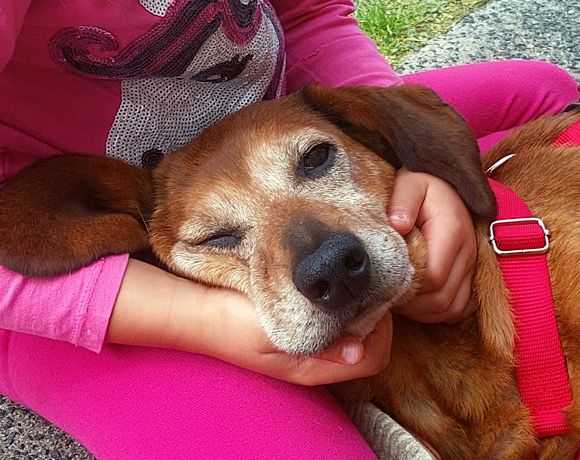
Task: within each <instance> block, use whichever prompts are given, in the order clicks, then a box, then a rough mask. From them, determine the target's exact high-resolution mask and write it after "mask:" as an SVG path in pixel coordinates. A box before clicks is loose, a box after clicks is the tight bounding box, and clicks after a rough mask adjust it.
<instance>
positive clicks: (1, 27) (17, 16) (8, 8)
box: [0, 0, 32, 72]
mask: <svg viewBox="0 0 580 460" xmlns="http://www.w3.org/2000/svg"><path fill="white" fill-rule="evenodd" d="M31 1H32V0H14V1H10V0H2V7H1V8H0V72H1V71H2V70H3V69H4V67H5V66H6V63H7V62H8V61H9V60H10V58H11V57H12V53H13V52H14V45H15V44H16V37H18V33H19V32H20V28H21V27H22V23H23V21H24V16H25V14H26V11H27V10H28V7H29V6H30V2H31Z"/></svg>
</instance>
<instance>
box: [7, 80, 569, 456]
mask: <svg viewBox="0 0 580 460" xmlns="http://www.w3.org/2000/svg"><path fill="white" fill-rule="evenodd" d="M578 120H580V115H579V114H578V113H569V114H564V115H561V116H558V117H551V118H545V119H540V120H538V121H535V122H532V123H530V124H529V125H528V126H526V127H524V128H522V129H521V130H519V131H518V132H517V133H515V134H513V135H512V136H510V137H509V138H507V139H505V140H504V141H502V142H500V143H499V144H498V145H497V146H495V147H494V148H493V149H492V150H491V151H490V152H488V153H487V154H486V155H485V156H484V157H483V160H481V159H480V157H479V153H478V149H477V145H476V142H475V140H474V138H473V135H472V134H471V131H470V129H469V127H468V126H467V124H466V122H465V121H464V120H463V119H462V118H461V117H460V116H459V115H458V114H457V113H456V112H455V111H454V110H453V109H452V108H451V107H450V106H448V105H447V104H445V103H444V102H443V101H442V100H441V99H440V98H439V97H438V96H436V95H435V94H434V93H433V92H432V91H430V90H428V89H426V88H423V87H420V86H415V85H401V86H397V87H392V88H370V87H357V88H342V89H329V88H323V87H319V86H310V87H306V88H304V89H302V90H301V91H299V92H298V93H295V94H293V95H290V96H287V97H285V98H281V99H278V100H275V101H265V102H260V103H256V104H254V105H252V106H250V107H248V108H245V109H242V110H240V111H239V112H236V113H234V114H232V115H230V116H228V117H226V118H224V119H223V120H221V121H220V122H218V123H216V124H215V125H213V126H212V127H210V128H209V129H207V130H206V131H204V132H202V133H201V134H200V135H199V136H198V137H196V138H195V139H193V140H192V141H191V142H190V143H189V144H187V145H185V146H184V147H183V148H181V149H179V150H178V151H176V152H174V153H172V154H170V155H168V156H167V157H166V158H165V159H164V160H163V161H162V162H161V164H160V166H158V168H157V169H156V170H154V171H153V172H152V173H149V172H147V171H144V170H141V169H137V168H134V167H131V166H129V165H126V164H123V163H121V162H120V161H118V160H114V159H107V158H100V157H85V156H79V155H63V156H58V157H54V158H51V159H48V160H45V161H42V162H40V163H38V164H36V165H33V166H32V167H30V168H29V169H27V170H25V171H23V172H21V173H20V174H18V175H17V176H16V177H15V178H13V179H11V180H9V181H7V182H6V183H5V184H4V186H3V187H2V189H1V190H0V264H2V265H4V266H6V267H7V268H9V269H12V270H14V271H17V272H20V273H23V274H25V275H28V276H51V275H55V274H59V273H64V272H67V271H70V270H74V269H77V268H79V267H80V266H83V265H86V264H88V263H90V262H91V261H93V260H95V259H96V258H98V257H101V256H103V255H106V254H114V253H119V252H131V253H143V252H144V251H147V250H148V249H151V250H152V251H153V253H154V254H155V256H156V257H157V258H158V261H159V263H160V264H161V265H162V266H163V267H165V268H166V269H168V270H170V271H172V272H174V273H176V274H178V275H180V276H183V277H186V278H190V279H193V280H197V281H200V282H202V283H206V284H208V285H212V286H223V287H227V288H231V289H235V290H238V291H241V292H244V293H246V294H247V295H248V296H249V297H250V298H251V300H252V301H253V302H254V303H255V305H256V308H257V312H258V316H259V318H260V322H261V324H262V326H263V328H264V331H265V332H266V334H267V335H268V337H269V338H270V339H271V341H272V342H273V343H274V344H275V345H276V346H277V347H279V348H280V349H281V350H284V351H287V352H289V353H293V354H302V355H310V354H315V353H318V352H320V351H322V350H324V349H325V348H327V347H328V346H330V345H331V344H333V343H334V342H335V341H336V340H337V339H338V338H339V337H340V336H341V335H342V334H343V333H345V332H350V333H353V334H356V335H359V336H361V337H362V336H364V335H365V334H367V333H368V332H369V331H370V330H371V329H372V328H373V326H374V324H375V322H376V321H377V320H378V319H379V318H380V317H381V316H382V315H384V314H385V312H386V311H387V310H388V309H389V308H390V307H391V306H392V305H393V303H395V302H396V303H397V304H399V305H404V304H405V303H407V302H409V301H410V300H412V299H413V297H414V296H415V293H416V292H417V290H418V289H419V287H420V286H421V279H422V276H423V272H424V269H425V265H426V247H425V242H424V240H423V238H422V236H421V234H420V232H418V231H414V232H412V233H411V234H410V235H409V236H407V237H405V238H403V237H401V236H400V235H399V234H398V233H397V232H395V231H394V230H393V229H392V228H391V227H390V226H389V221H388V218H387V215H386V210H387V208H388V204H389V199H390V195H391V192H392V184H393V181H394V177H395V172H396V170H397V169H398V168H400V167H402V166H404V167H406V168H408V169H410V170H412V171H422V172H426V173H430V174H434V175H436V176H438V177H440V178H442V179H444V180H446V181H447V182H448V183H450V184H451V185H452V186H453V187H454V188H455V189H456V190H457V192H458V193H459V195H460V196H461V198H462V199H463V201H464V202H465V204H466V206H467V207H468V209H469V210H470V212H471V214H472V216H473V219H474V224H475V229H476V238H477V246H478V256H477V265H476V272H475V275H474V283H473V289H472V295H471V299H470V302H472V303H473V304H474V305H475V308H474V313H473V314H472V315H471V316H470V317H468V318H466V319H465V320H462V321H460V322H458V323H455V324H451V325H449V324H436V325H433V324H429V325H427V324H419V323H415V322H413V321H411V320H408V319H406V318H404V317H402V316H399V315H396V314H394V315H393V321H394V333H393V341H392V349H391V360H390V363H389V365H388V367H387V369H385V370H384V371H381V372H380V373H378V374H377V375H376V376H373V377H369V378H366V379H361V380H357V381H352V382H347V383H344V384H339V385H334V386H333V387H332V391H333V392H334V393H335V394H336V396H337V397H338V399H339V400H340V401H341V402H342V403H343V404H344V405H345V407H353V405H354V406H357V407H362V406H364V405H370V404H372V405H373V406H370V407H373V408H374V410H376V411H379V412H380V413H382V412H383V411H384V412H385V413H388V414H390V415H391V416H392V417H393V418H394V419H396V420H397V421H398V422H399V423H401V425H403V426H404V427H406V428H407V429H409V430H410V431H411V432H412V433H414V434H415V435H417V436H419V437H420V438H422V439H424V440H426V441H427V442H428V443H430V444H431V445H432V446H434V447H435V448H436V449H437V451H438V452H439V453H440V455H441V457H442V458H444V459H483V458H497V459H502V460H503V459H523V458H527V457H529V456H530V455H533V454H534V453H537V455H538V456H539V458H541V459H546V458H557V459H564V458H574V454H575V452H576V450H577V448H578V445H579V443H580V406H578V403H576V401H575V402H574V403H573V404H572V406H571V407H570V408H569V409H568V411H567V419H568V422H569V423H570V426H571V433H570V435H568V436H558V437H553V438H548V439H543V440H538V439H536V438H535V436H534V434H533V431H532V426H531V419H530V414H529V411H528V410H527V409H526V408H525V407H524V405H523V404H522V402H521V400H520V395H519V392H518V389H517V384H516V381H515V377H514V356H513V351H512V350H513V344H514V336H515V333H514V328H513V318H512V313H511V310H510V306H509V294H508V293H507V291H506V288H505V285H504V282H503V279H502V275H501V273H500V270H499V267H498V262H497V259H496V255H495V253H494V252H493V250H492V248H491V247H490V244H489V221H490V219H491V218H492V217H493V216H494V215H495V213H496V203H495V199H494V196H493V193H492V191H491V189H490V187H489V185H488V182H487V180H486V177H485V175H484V173H483V172H482V171H483V169H482V166H483V167H484V168H486V167H489V166H491V165H492V164H493V163H495V162H496V161H497V160H498V159H499V158H501V157H502V156H503V155H505V154H506V153H516V156H515V157H514V159H513V160H511V161H510V162H509V163H507V164H506V165H505V166H504V167H503V168H502V169H501V170H500V171H499V173H498V175H497V178H498V180H499V181H500V182H502V183H504V184H506V185H507V186H509V187H510V188H512V189H513V190H515V191H516V192H517V193H518V194H519V195H520V196H522V197H523V198H524V199H525V201H526V202H527V203H528V205H529V206H530V208H531V209H532V211H533V212H534V214H535V215H538V216H541V217H542V219H543V220H544V222H546V224H547V225H548V227H549V228H550V230H551V231H552V235H553V237H552V242H551V249H550V252H549V253H548V259H549V264H550V273H551V278H552V289H553V293H554V299H555V304H556V309H557V317H558V324H559V328H560V333H561V338H562V344H563V348H564V353H565V356H566V360H567V365H568V370H569V373H570V381H571V386H572V391H573V393H574V395H577V394H578V392H579V391H580V377H579V376H578V374H577V369H578V366H579V365H580V354H579V353H578V351H579V347H580V278H579V274H578V270H577V265H578V260H580V244H579V242H580V205H579V204H578V203H580V179H579V178H580V148H578V147H571V146H561V147H554V146H551V141H552V140H553V139H554V138H555V137H556V136H557V135H558V133H559V132H560V131H561V130H563V129H564V128H566V127H567V126H569V125H571V124H572V123H573V122H576V121H578ZM482 163H483V164H482ZM38 190H42V195H39V194H38V193H37V191H38ZM112 235H114V237H112ZM403 308H404V307H403ZM361 405H362V406H361ZM365 407H366V406H365ZM359 422H360V421H359ZM363 431H364V430H363ZM371 445H372V447H373V448H374V449H375V451H376V452H379V453H381V452H384V446H381V445H377V442H375V441H373V442H371Z"/></svg>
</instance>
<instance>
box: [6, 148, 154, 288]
mask: <svg viewBox="0 0 580 460" xmlns="http://www.w3.org/2000/svg"><path fill="white" fill-rule="evenodd" d="M151 203H152V186H151V178H150V174H149V173H148V172H146V171H143V170H140V169H139V168H136V167H133V166H129V165H127V164H125V163H123V162H121V161H119V160H114V159H111V158H104V157H90V156H83V155H62V156H57V157H53V158H49V159H47V160H42V161H40V162H39V163H37V164H35V165H33V166H31V167H30V168H28V169H26V170H24V171H22V172H21V173H19V174H18V175H16V176H15V177H14V178H12V179H10V180H8V181H7V182H6V183H5V184H4V185H3V187H2V188H1V189H0V265H3V266H4V267H6V268H9V269H11V270H13V271H15V272H17V273H21V274H23V275H26V276H32V277H37V276H54V275H59V274H62V273H67V272H70V271H72V270H76V269H78V268H80V267H82V266H85V265H88V264H90V263H91V262H93V261H95V260H96V259H98V258H100V257H102V256H105V255H110V254H120V253H124V252H131V253H132V252H139V251H142V250H146V249H147V248H148V238H147V231H146V226H145V219H147V218H148V216H149V214H150V206H151Z"/></svg>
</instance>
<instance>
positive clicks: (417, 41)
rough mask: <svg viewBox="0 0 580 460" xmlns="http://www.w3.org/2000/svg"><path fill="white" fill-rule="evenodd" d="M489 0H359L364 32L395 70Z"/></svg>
mask: <svg viewBox="0 0 580 460" xmlns="http://www.w3.org/2000/svg"><path fill="white" fill-rule="evenodd" d="M486 2H487V0H358V1H357V2H356V6H357V10H356V13H355V17H356V18H357V20H358V22H359V24H360V26H361V28H362V29H363V30H364V31H365V32H366V33H367V34H368V35H369V36H370V37H371V38H372V39H373V40H374V41H375V42H376V43H377V46H378V48H379V51H380V52H381V53H382V54H383V55H384V56H385V57H386V58H387V59H388V60H389V62H390V63H391V64H392V65H393V66H396V65H397V64H398V63H399V62H401V60H402V59H403V57H404V56H405V55H406V54H408V53H410V52H412V51H415V50H417V49H419V48H421V47H422V46H423V45H425V43H427V41H428V40H430V39H431V38H433V37H435V36H437V35H440V34H443V33H445V32H447V31H448V30H449V29H450V28H451V26H452V25H453V24H454V23H455V22H457V21H458V20H459V19H461V18H462V17H463V16H465V15H466V14H468V13H470V12H471V11H472V10H474V9H475V8H477V7H478V6H480V5H483V4H484V3H486Z"/></svg>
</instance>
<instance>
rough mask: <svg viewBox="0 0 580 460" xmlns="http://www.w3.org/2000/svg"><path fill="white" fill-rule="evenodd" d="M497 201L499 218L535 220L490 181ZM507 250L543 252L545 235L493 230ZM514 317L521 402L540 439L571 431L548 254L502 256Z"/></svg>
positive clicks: (518, 227)
mask: <svg viewBox="0 0 580 460" xmlns="http://www.w3.org/2000/svg"><path fill="white" fill-rule="evenodd" d="M489 182H490V185H491V187H492V189H493V191H494V193H495V194H496V198H497V201H498V215H497V219H498V220H499V219H514V218H527V217H532V214H531V212H530V210H529V208H528V207H527V205H526V204H525V203H524V202H523V201H522V199H521V198H520V197H519V196H517V195H516V194H515V193H514V192H513V191H512V190H511V189H509V188H507V187H504V186H503V185H501V184H499V183H498V182H495V181H493V180H491V179H490V181H489ZM494 233H495V239H496V243H497V246H498V247H499V248H500V249H502V250H515V249H532V248H541V247H542V246H544V243H545V234H544V231H543V230H542V228H541V227H540V226H539V225H538V224H537V223H529V222H525V223H517V224H506V225H500V226H497V227H496V228H495V229H494ZM498 260H499V265H500V268H501V271H502V274H503V278H504V281H505V283H506V287H507V289H508V291H509V293H510V302H511V306H512V310H513V313H514V323H515V324H514V326H515V330H516V341H515V348H514V354H515V357H516V369H515V374H516V379H517V381H518V386H519V390H520V395H521V398H522V402H523V403H524V404H525V405H526V406H527V407H528V409H529V410H530V413H531V416H532V425H533V428H534V431H535V434H536V436H538V437H547V436H555V435H561V434H565V433H567V432H568V424H567V422H566V419H565V416H564V414H563V412H562V409H565V408H567V407H568V406H570V404H571V403H572V393H571V391H570V386H569V384H568V372H567V369H566V362H565V360H564V354H563V351H562V345H561V343H560V334H559V332H558V325H557V323H556V314H555V312H554V305H553V301H552V289H551V286H550V276H549V273H548V264H547V261H546V255H545V254H521V255H519V254H518V255H506V256H501V255H500V256H498Z"/></svg>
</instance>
